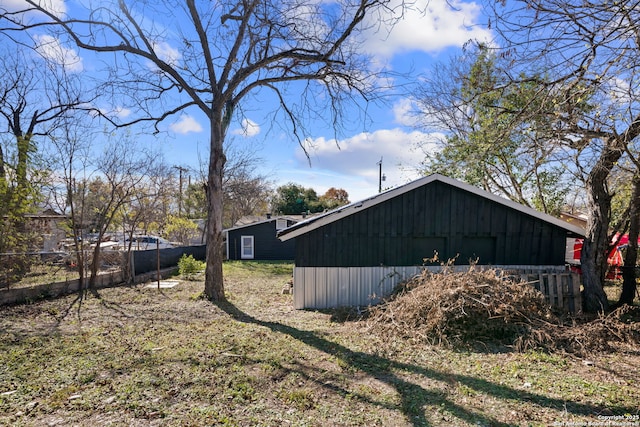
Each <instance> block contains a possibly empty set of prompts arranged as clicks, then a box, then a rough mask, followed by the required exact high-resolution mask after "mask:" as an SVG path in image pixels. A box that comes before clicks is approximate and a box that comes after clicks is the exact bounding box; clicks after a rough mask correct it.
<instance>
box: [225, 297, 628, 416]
mask: <svg viewBox="0 0 640 427" xmlns="http://www.w3.org/2000/svg"><path fill="white" fill-rule="evenodd" d="M217 305H218V306H219V307H220V308H221V309H222V310H224V311H225V312H227V313H228V314H229V315H230V316H231V317H232V318H234V319H236V320H238V321H240V322H244V323H251V324H255V325H259V326H263V327H266V328H269V329H270V330H272V331H273V332H278V333H281V334H285V335H288V336H290V337H292V338H294V339H296V340H298V341H300V342H302V343H304V344H306V345H308V346H310V347H313V348H315V349H317V350H319V351H322V352H324V353H326V354H329V355H331V356H333V357H335V358H337V359H339V360H340V361H341V362H342V363H344V364H345V365H346V366H349V367H350V368H352V369H354V370H357V371H360V372H362V373H364V374H367V375H370V376H372V377H374V378H376V379H377V380H379V381H382V382H384V383H386V384H387V385H389V386H391V387H392V388H394V389H395V390H396V392H397V393H398V395H399V397H400V401H401V403H400V406H399V407H398V408H395V409H398V410H400V411H401V412H402V414H403V415H404V417H405V418H406V419H407V420H408V421H409V422H410V423H412V424H413V425H414V426H429V425H431V423H430V422H429V420H428V419H427V418H426V415H425V406H426V405H429V406H431V407H440V408H442V409H443V410H445V411H446V412H448V413H449V414H451V415H453V416H455V417H456V418H458V419H459V420H462V421H465V422H468V423H471V424H478V425H490V426H510V425H512V424H508V423H504V422H501V421H498V420H496V419H494V418H492V417H490V416H487V415H485V414H482V413H479V412H475V411H473V410H470V409H468V408H465V407H463V406H460V405H459V404H457V403H455V402H453V401H451V400H450V399H449V398H448V397H447V396H446V395H445V394H444V393H442V392H441V391H440V390H428V389H425V388H424V387H422V386H421V385H419V384H416V383H413V382H411V381H407V380H406V379H404V378H402V377H400V376H399V375H398V374H396V372H399V371H400V372H402V371H403V372H407V373H412V374H417V375H421V376H423V377H425V378H429V379H432V380H436V381H443V382H446V383H457V384H460V385H463V386H466V387H468V388H470V389H472V390H474V391H476V392H479V393H484V394H487V395H489V396H493V397H495V398H497V399H501V400H516V401H528V402H531V403H533V404H536V405H539V406H542V407H546V408H551V409H554V410H557V411H559V412H564V413H567V414H571V415H574V416H581V417H586V416H596V415H597V414H600V413H602V412H605V410H603V408H600V407H597V406H593V405H589V404H584V403H579V402H571V401H566V400H563V399H555V398H551V397H547V396H544V395H541V394H536V393H532V392H527V391H522V390H516V389H513V388H511V387H507V386H504V385H501V384H496V383H493V382H490V381H486V380H483V379H481V378H477V377H473V376H468V375H460V374H451V373H445V372H442V371H438V370H434V369H429V368H425V367H421V366H416V365H412V364H407V363H401V362H397V361H395V360H392V359H388V358H385V357H381V356H377V355H374V354H369V353H364V352H360V351H353V350H351V349H349V348H348V347H345V346H343V345H341V344H337V343H335V342H332V341H329V340H327V339H325V338H323V337H322V336H320V335H318V334H317V333H315V332H313V331H305V330H302V329H297V328H294V327H291V326H288V325H284V324H282V323H278V322H271V321H263V320H260V319H257V318H255V317H253V316H251V315H249V314H247V313H245V312H243V311H241V310H240V309H238V308H237V307H236V306H235V305H233V304H232V303H230V302H223V303H218V304H217ZM369 402H371V401H370V400H369ZM371 403H373V404H377V405H379V406H382V407H389V405H388V404H385V403H379V402H371ZM392 409H394V408H392ZM636 411H637V408H628V407H608V408H607V409H606V412H607V413H619V414H624V413H635V412H636Z"/></svg>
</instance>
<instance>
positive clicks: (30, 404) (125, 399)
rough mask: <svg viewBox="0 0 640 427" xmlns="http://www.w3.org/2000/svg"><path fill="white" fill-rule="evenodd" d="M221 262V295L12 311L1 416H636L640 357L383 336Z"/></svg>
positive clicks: (346, 419)
mask: <svg viewBox="0 0 640 427" xmlns="http://www.w3.org/2000/svg"><path fill="white" fill-rule="evenodd" d="M224 268H225V280H226V281H225V287H226V288H227V289H228V299H229V302H228V303H225V304H220V305H215V304H213V303H211V302H209V301H207V300H206V299H200V298H193V296H194V295H199V294H200V293H201V290H202V286H203V284H202V282H197V281H195V282H190V281H187V282H182V283H180V284H179V285H178V286H176V287H175V288H170V289H163V290H157V289H155V288H145V287H144V285H142V286H139V287H123V288H111V289H105V290H102V291H101V298H100V299H98V298H95V297H93V296H89V297H88V298H86V299H84V300H83V301H82V304H81V306H80V307H79V308H78V307H75V306H74V309H73V310H70V309H69V307H70V305H72V304H74V298H73V296H70V297H64V298H60V299H57V300H50V301H40V302H37V303H34V304H32V305H28V306H27V305H25V306H15V307H6V308H3V310H2V311H0V425H12V426H13V425H20V426H41V425H77V426H81V427H82V426H94V425H138V426H147V425H160V426H182V425H191V426H211V425H226V426H245V425H256V426H258V425H259V426H281V425H290V426H312V427H315V426H325V425H336V426H337V425H339V426H359V425H367V426H368V425H371V426H376V425H378V426H381V425H385V426H386V425H392V426H398V427H405V426H406V427H408V426H412V427H416V426H437V425H456V426H461V427H470V426H477V425H485V426H488V425H492V426H511V425H533V426H538V425H550V424H552V423H554V422H560V421H566V422H582V423H586V422H589V421H593V422H597V418H596V417H597V415H599V414H611V415H623V414H625V413H627V412H628V413H631V414H635V413H637V402H638V401H639V400H640V393H639V392H638V389H637V378H639V377H640V372H638V366H640V359H639V357H640V356H638V354H636V353H633V352H627V353H598V354H597V355H594V357H592V358H590V361H591V362H592V364H591V365H586V364H584V363H583V361H582V360H581V359H577V358H575V357H573V356H570V355H567V354H566V353H563V352H553V351H540V350H537V349H536V350H527V351H524V352H522V353H517V352H511V351H502V352H493V351H486V349H485V350H483V351H476V350H474V349H470V348H467V349H464V350H460V349H453V348H448V347H446V346H433V345H429V344H425V343H424V342H418V341H417V340H412V339H410V338H404V337H400V336H397V337H390V336H382V335H379V334H377V333H373V332H374V331H373V330H372V329H370V328H367V325H366V323H365V322H361V321H353V320H348V316H346V317H347V318H346V319H343V320H342V321H341V322H335V321H332V317H334V314H335V313H331V312H316V311H303V310H294V309H293V308H292V297H291V295H283V294H282V293H281V288H282V283H286V281H288V280H289V279H290V272H291V264H284V263H280V264H275V265H271V264H268V263H249V264H246V265H245V264H244V263H241V262H234V263H225V264H224ZM274 272H277V273H274ZM75 304H78V303H77V302H76V303H75ZM405 333H407V332H405ZM390 341H393V342H394V343H395V347H394V348H393V349H392V350H390V349H389V346H388V344H389V342H390Z"/></svg>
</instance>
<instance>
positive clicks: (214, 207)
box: [204, 113, 225, 301]
mask: <svg viewBox="0 0 640 427" xmlns="http://www.w3.org/2000/svg"><path fill="white" fill-rule="evenodd" d="M214 114H215V113H214ZM223 140H224V131H223V125H222V123H221V121H216V120H211V152H210V154H209V176H208V179H207V267H206V270H205V280H204V293H205V295H206V296H207V298H208V299H209V300H211V301H224V300H225V296H224V282H223V277H222V171H223V168H224V163H225V157H224V153H223Z"/></svg>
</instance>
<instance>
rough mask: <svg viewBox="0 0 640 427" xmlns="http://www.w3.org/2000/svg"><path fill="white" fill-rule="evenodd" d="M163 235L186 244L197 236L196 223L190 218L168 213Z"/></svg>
mask: <svg viewBox="0 0 640 427" xmlns="http://www.w3.org/2000/svg"><path fill="white" fill-rule="evenodd" d="M163 235H164V236H165V237H166V238H167V239H169V240H171V241H172V242H178V243H180V244H181V245H183V246H187V245H189V244H190V243H191V240H192V239H193V238H195V237H198V225H197V224H196V223H195V222H193V221H192V220H190V219H187V218H183V217H180V216H176V215H169V217H168V218H167V223H166V225H165V227H164V233H163Z"/></svg>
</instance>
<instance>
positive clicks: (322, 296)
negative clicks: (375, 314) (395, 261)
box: [293, 266, 422, 309]
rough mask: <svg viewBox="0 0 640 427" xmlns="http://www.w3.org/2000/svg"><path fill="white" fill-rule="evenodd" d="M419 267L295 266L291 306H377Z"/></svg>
mask: <svg viewBox="0 0 640 427" xmlns="http://www.w3.org/2000/svg"><path fill="white" fill-rule="evenodd" d="M421 269H422V267H415V266H402V267H295V268H294V269H293V306H294V307H295V308H296V309H302V308H316V309H323V308H336V307H356V306H368V305H372V304H377V303H379V302H380V300H381V298H382V297H384V296H387V295H389V294H390V293H391V292H392V291H393V289H394V288H395V287H396V285H397V284H398V283H400V282H401V281H403V280H405V279H408V278H410V277H412V276H414V275H416V274H418V272H420V271H421Z"/></svg>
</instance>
